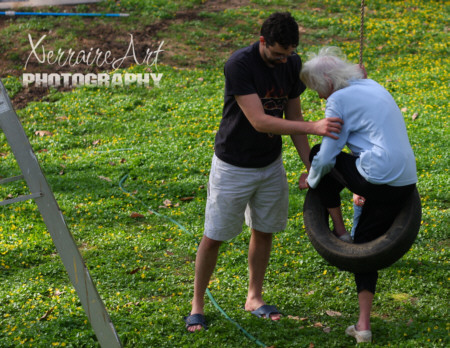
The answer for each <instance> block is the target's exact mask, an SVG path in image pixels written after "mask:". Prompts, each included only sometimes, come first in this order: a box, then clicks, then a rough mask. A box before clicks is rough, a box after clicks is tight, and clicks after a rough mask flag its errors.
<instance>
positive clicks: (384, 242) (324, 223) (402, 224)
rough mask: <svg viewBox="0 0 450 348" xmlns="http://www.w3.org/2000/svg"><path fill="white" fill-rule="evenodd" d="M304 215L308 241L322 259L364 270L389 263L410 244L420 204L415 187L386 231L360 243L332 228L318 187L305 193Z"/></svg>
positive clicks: (417, 230) (374, 269)
mask: <svg viewBox="0 0 450 348" xmlns="http://www.w3.org/2000/svg"><path fill="white" fill-rule="evenodd" d="M303 219H304V223H305V226H306V233H307V235H308V238H309V240H310V241H311V244H312V245H313V246H314V248H315V249H316V251H317V252H318V253H319V254H320V255H321V256H322V257H323V258H324V259H325V260H327V261H328V262H329V263H331V264H332V265H333V266H336V267H337V268H339V269H342V270H345V271H350V272H353V273H365V272H371V271H376V270H379V269H382V268H385V267H388V266H390V265H392V264H393V263H394V262H395V261H397V260H398V259H400V258H401V257H402V256H403V255H404V254H405V253H406V252H407V251H408V250H409V249H410V248H411V245H412V244H413V243H414V241H415V239H416V237H417V233H418V232H419V228H420V222H421V220H422V205H421V201H420V196H419V192H418V191H417V188H416V189H414V191H413V192H412V194H411V196H410V197H409V198H408V200H407V203H406V204H405V206H404V207H403V208H402V209H401V210H400V212H399V214H398V215H397V217H396V218H395V220H394V222H393V223H392V225H391V227H390V228H389V229H388V230H387V231H386V233H385V234H383V235H382V236H380V237H378V238H377V239H375V240H373V241H370V242H368V243H362V244H351V243H347V242H343V241H341V240H340V239H339V238H337V237H336V236H335V235H334V234H333V233H332V232H331V230H330V227H329V225H328V211H327V209H326V208H325V207H324V206H323V205H322V204H321V202H320V197H319V192H318V191H317V190H314V189H309V190H308V192H307V194H306V198H305V203H304V205H303Z"/></svg>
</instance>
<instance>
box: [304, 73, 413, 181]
mask: <svg viewBox="0 0 450 348" xmlns="http://www.w3.org/2000/svg"><path fill="white" fill-rule="evenodd" d="M325 117H339V118H341V119H342V120H343V121H344V124H343V126H342V130H341V133H339V134H336V135H337V136H338V137H339V139H337V140H334V139H331V138H330V137H324V138H323V140H322V145H321V147H320V151H319V152H318V153H317V154H316V156H314V159H313V161H312V163H311V169H310V172H309V175H308V185H309V186H310V187H312V188H316V187H317V185H318V184H319V182H320V179H321V178H322V177H323V176H324V175H326V174H327V173H329V172H330V170H331V169H332V168H333V167H334V165H335V163H336V156H337V155H338V154H339V153H340V152H341V151H342V149H343V148H344V146H345V145H347V146H348V148H349V149H350V150H351V151H352V153H353V154H354V155H356V156H358V159H357V160H356V167H357V169H358V171H359V173H360V174H361V175H362V176H363V177H364V178H365V179H366V180H367V181H368V182H370V183H372V184H387V185H390V186H406V185H410V184H414V183H416V182H417V173H416V161H415V158H414V153H413V151H412V149H411V145H410V143H409V139H408V134H407V132H406V126H405V121H404V119H403V115H402V113H401V111H400V109H399V108H398V106H397V104H396V103H395V101H394V99H393V98H392V96H391V95H390V93H389V92H388V91H387V90H386V89H384V88H383V87H382V86H381V85H380V84H378V83H377V82H375V81H373V80H370V79H364V80H354V81H350V85H349V86H348V87H345V88H343V89H340V90H338V91H336V92H334V93H332V94H331V95H330V96H329V97H328V99H327V104H326V109H325Z"/></svg>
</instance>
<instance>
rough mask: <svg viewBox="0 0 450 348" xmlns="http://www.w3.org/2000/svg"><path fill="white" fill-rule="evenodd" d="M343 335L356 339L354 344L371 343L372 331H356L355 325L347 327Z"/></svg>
mask: <svg viewBox="0 0 450 348" xmlns="http://www.w3.org/2000/svg"><path fill="white" fill-rule="evenodd" d="M345 333H346V334H347V335H349V336H352V337H354V338H356V343H360V342H372V331H370V330H362V331H358V330H356V325H351V326H349V327H348V328H347V329H346V330H345Z"/></svg>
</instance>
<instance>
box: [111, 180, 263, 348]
mask: <svg viewBox="0 0 450 348" xmlns="http://www.w3.org/2000/svg"><path fill="white" fill-rule="evenodd" d="M127 178H128V174H125V175H124V176H123V177H122V179H120V181H119V188H120V190H121V191H123V192H124V193H126V194H127V195H129V196H130V197H132V198H134V199H135V200H137V201H138V202H139V203H141V204H142V205H144V206H145V207H146V209H148V211H150V212H151V213H153V214H155V215H156V216H159V217H161V218H163V219H166V220H169V221H170V222H172V223H174V224H175V225H177V226H178V227H179V228H180V229H181V230H182V231H183V232H185V233H187V234H189V235H191V236H193V237H194V239H195V242H196V243H197V245H198V240H197V239H196V238H195V236H194V234H193V233H192V232H190V231H188V230H187V229H186V228H185V227H184V226H183V225H182V224H180V223H179V222H178V221H177V220H174V219H172V218H171V217H170V216H167V215H163V214H160V213H158V212H157V211H155V210H153V209H151V208H149V207H147V206H146V205H145V203H144V202H143V201H141V200H140V199H139V198H137V197H136V196H134V195H133V194H132V193H131V192H129V191H127V190H125V189H124V187H123V183H124V182H125V180H126V179H127ZM206 293H207V294H208V297H209V299H210V300H211V302H212V303H213V305H214V306H215V307H216V308H217V309H218V310H219V312H220V313H221V314H222V315H223V316H224V317H225V318H226V319H227V320H228V321H230V322H231V323H232V324H233V325H234V326H236V327H237V328H238V329H239V330H240V331H241V332H242V333H243V334H244V335H245V336H246V337H247V338H249V339H250V340H252V341H253V342H255V343H256V344H257V345H259V346H261V347H267V345H266V344H264V343H262V342H261V341H259V340H258V339H257V338H255V337H254V336H252V335H251V334H250V333H249V332H248V331H246V330H245V329H244V328H243V327H242V326H240V325H239V324H238V323H237V322H236V321H234V320H233V319H231V318H230V316H229V315H228V314H227V313H226V312H225V311H224V310H223V309H222V308H221V307H220V306H219V304H218V303H217V302H216V300H215V299H214V297H213V295H212V294H211V291H209V289H206Z"/></svg>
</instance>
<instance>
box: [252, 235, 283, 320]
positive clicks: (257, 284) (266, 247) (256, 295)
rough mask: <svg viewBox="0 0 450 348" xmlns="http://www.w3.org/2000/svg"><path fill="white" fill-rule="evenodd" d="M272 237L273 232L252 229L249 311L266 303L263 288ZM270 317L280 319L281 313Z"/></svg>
mask: <svg viewBox="0 0 450 348" xmlns="http://www.w3.org/2000/svg"><path fill="white" fill-rule="evenodd" d="M272 237H273V235H272V233H263V232H259V231H257V230H254V229H252V236H251V238H250V245H249V248H248V269H249V286H248V294H247V301H246V302H245V310H247V311H254V310H256V309H258V308H259V307H261V306H262V305H264V304H265V302H264V301H263V299H262V288H263V282H264V275H265V274H266V269H267V265H268V264H269V259H270V252H271V250H272ZM270 318H271V319H272V320H279V319H280V318H281V314H272V315H271V316H270Z"/></svg>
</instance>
